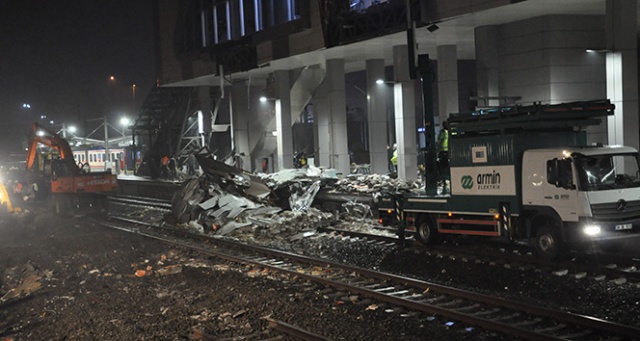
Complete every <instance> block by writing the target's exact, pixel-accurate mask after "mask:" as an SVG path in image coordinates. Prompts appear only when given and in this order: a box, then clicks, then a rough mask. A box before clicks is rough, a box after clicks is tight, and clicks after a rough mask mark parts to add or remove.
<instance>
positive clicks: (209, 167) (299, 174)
mask: <svg viewBox="0 0 640 341" xmlns="http://www.w3.org/2000/svg"><path fill="white" fill-rule="evenodd" d="M196 158H197V160H198V163H199V164H200V166H201V168H202V170H203V174H202V175H201V176H199V177H197V178H192V179H189V180H187V181H185V182H184V183H183V186H182V187H181V189H180V190H178V191H177V192H176V193H175V195H174V198H173V202H172V214H173V216H174V218H175V219H176V220H177V222H178V224H180V225H181V226H186V227H188V228H190V229H195V230H197V231H199V232H201V233H208V234H215V235H219V236H230V237H234V238H238V239H289V240H291V239H292V238H296V237H297V236H306V235H310V234H313V233H314V231H315V230H316V229H318V228H321V227H327V226H333V227H336V228H345V229H352V228H349V227H350V226H349V225H354V224H357V225H359V226H363V225H377V221H375V220H374V219H366V218H371V217H372V216H373V215H372V211H373V205H375V201H376V197H377V196H379V195H381V194H382V193H385V192H403V191H415V190H419V189H420V186H421V184H420V183H419V182H414V181H403V180H399V179H391V178H390V177H389V176H386V175H377V174H358V175H350V176H347V177H342V178H341V177H339V176H338V175H337V172H336V171H335V170H334V169H325V168H317V167H314V166H312V165H307V166H305V167H303V168H299V169H286V170H283V171H280V172H277V173H272V174H253V173H248V172H246V171H243V170H242V169H239V168H235V167H232V166H229V165H227V164H225V163H223V162H219V161H216V160H214V159H213V158H212V157H211V156H210V155H209V154H207V153H200V154H198V155H197V156H196ZM328 203H330V204H328Z"/></svg>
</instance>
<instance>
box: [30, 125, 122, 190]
mask: <svg viewBox="0 0 640 341" xmlns="http://www.w3.org/2000/svg"><path fill="white" fill-rule="evenodd" d="M38 144H43V145H45V146H47V147H50V148H51V149H52V152H50V153H39V152H38ZM26 170H27V177H28V180H29V182H32V183H38V182H40V183H41V184H46V183H48V182H50V183H51V186H50V190H51V193H60V194H80V193H106V192H113V191H116V190H117V189H118V181H117V177H116V175H114V174H111V172H109V171H107V172H93V173H89V172H86V171H85V170H83V169H82V168H80V167H79V166H78V165H77V164H76V162H75V160H74V159H73V153H72V151H71V147H70V146H69V143H68V142H67V140H65V139H64V138H63V137H62V136H60V135H59V134H56V133H54V132H52V131H50V130H48V129H46V128H44V127H42V126H40V125H39V124H37V123H34V124H33V125H32V127H31V133H30V137H29V149H28V152H27V166H26ZM45 186H46V185H45ZM46 187H48V186H46Z"/></svg>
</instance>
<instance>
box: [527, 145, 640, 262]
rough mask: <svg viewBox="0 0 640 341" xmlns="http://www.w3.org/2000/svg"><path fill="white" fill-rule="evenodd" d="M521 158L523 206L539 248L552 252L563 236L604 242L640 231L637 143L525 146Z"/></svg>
mask: <svg viewBox="0 0 640 341" xmlns="http://www.w3.org/2000/svg"><path fill="white" fill-rule="evenodd" d="M522 164H523V166H522V209H523V211H524V212H529V215H528V216H529V219H530V222H529V224H528V227H527V230H528V232H529V234H531V235H534V236H536V237H535V239H533V240H534V244H535V245H534V246H535V247H536V249H539V251H540V252H543V253H544V252H547V253H548V252H551V253H554V252H555V250H554V249H556V248H558V247H559V245H558V244H559V243H563V242H583V241H596V242H603V241H605V240H610V239H616V238H624V237H626V236H628V235H629V234H631V233H637V232H639V231H640V167H639V165H638V152H637V150H635V149H634V148H630V147H623V146H591V147H579V148H564V149H563V148H549V149H534V150H527V151H525V152H524V154H523V160H522ZM538 215H539V216H540V217H536V216H538ZM542 216H544V217H545V218H542Z"/></svg>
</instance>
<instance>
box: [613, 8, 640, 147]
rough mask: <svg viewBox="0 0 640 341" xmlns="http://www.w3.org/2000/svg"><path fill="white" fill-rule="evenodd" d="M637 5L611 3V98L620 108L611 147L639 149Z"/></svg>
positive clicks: (615, 119) (614, 124)
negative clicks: (624, 146)
mask: <svg viewBox="0 0 640 341" xmlns="http://www.w3.org/2000/svg"><path fill="white" fill-rule="evenodd" d="M636 11H637V3H636V1H620V0H607V15H606V39H607V50H609V51H612V52H608V53H607V58H606V64H607V97H608V98H609V99H611V101H612V102H613V103H614V104H615V105H616V109H615V114H614V116H613V117H611V116H610V117H609V118H608V129H609V131H608V137H609V144H623V145H627V146H631V147H634V148H638V147H639V145H638V138H639V135H640V134H639V121H638V64H637V62H638V53H637V40H636V39H637V35H636V33H637V30H638V29H637V22H636Z"/></svg>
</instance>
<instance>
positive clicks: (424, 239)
mask: <svg viewBox="0 0 640 341" xmlns="http://www.w3.org/2000/svg"><path fill="white" fill-rule="evenodd" d="M416 237H417V239H418V240H419V241H420V242H421V243H422V244H425V245H429V244H435V243H437V242H438V241H439V240H440V234H439V233H438V228H437V226H436V223H435V221H434V220H433V218H432V217H431V216H428V215H427V216H423V217H422V218H420V220H418V223H417V224H416Z"/></svg>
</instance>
